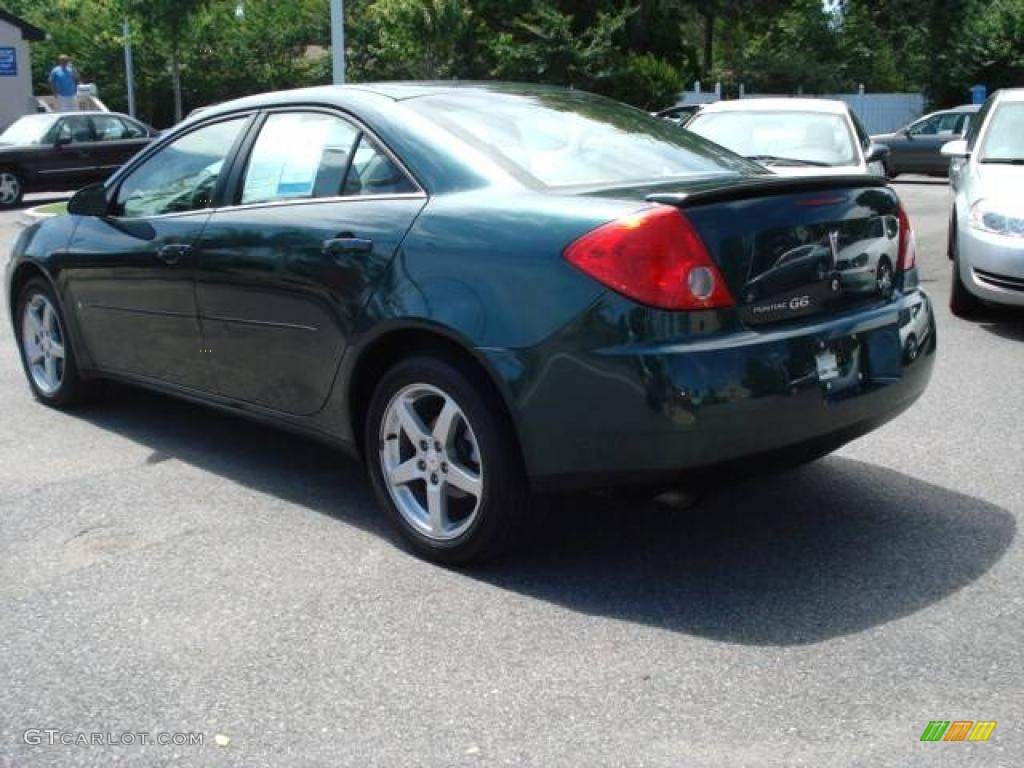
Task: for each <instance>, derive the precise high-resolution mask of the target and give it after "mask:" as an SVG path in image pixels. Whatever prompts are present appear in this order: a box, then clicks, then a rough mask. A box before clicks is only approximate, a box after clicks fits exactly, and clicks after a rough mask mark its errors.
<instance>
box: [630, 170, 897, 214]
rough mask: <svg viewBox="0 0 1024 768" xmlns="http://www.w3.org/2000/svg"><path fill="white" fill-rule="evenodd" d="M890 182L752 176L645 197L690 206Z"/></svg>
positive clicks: (865, 178)
mask: <svg viewBox="0 0 1024 768" xmlns="http://www.w3.org/2000/svg"><path fill="white" fill-rule="evenodd" d="M887 186H889V182H888V180H887V179H885V178H883V177H881V176H855V175H852V174H848V175H843V176H839V175H837V176H788V177H787V176H768V175H765V176H749V177H746V178H744V179H742V180H739V181H732V182H729V183H728V184H723V185H721V186H713V187H705V188H703V189H698V190H694V191H692V192H655V193H654V194H651V195H647V196H646V197H645V198H644V199H645V200H646V201H647V202H649V203H662V204H664V205H674V206H676V207H677V208H690V207H692V206H695V205H705V204H707V203H722V202H728V201H731V200H744V199H746V198H750V197H766V196H769V195H786V194H793V193H799V192H823V191H827V190H830V189H854V188H856V189H864V188H865V187H887Z"/></svg>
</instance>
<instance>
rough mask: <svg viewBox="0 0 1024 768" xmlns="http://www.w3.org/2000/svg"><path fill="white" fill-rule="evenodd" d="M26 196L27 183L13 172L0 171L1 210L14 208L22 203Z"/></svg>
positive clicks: (3, 169) (8, 170)
mask: <svg viewBox="0 0 1024 768" xmlns="http://www.w3.org/2000/svg"><path fill="white" fill-rule="evenodd" d="M24 195H25V182H24V181H22V179H21V176H19V175H18V174H17V173H15V172H14V171H13V170H10V169H7V168H2V169H0V208H12V207H14V206H15V205H18V204H20V203H21V199H22V197H24Z"/></svg>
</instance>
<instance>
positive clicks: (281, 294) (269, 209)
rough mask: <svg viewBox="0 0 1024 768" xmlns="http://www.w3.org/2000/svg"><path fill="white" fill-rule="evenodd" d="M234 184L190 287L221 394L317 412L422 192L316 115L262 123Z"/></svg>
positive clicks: (391, 163)
mask: <svg viewBox="0 0 1024 768" xmlns="http://www.w3.org/2000/svg"><path fill="white" fill-rule="evenodd" d="M232 176H233V178H234V179H235V182H234V197H233V202H234V203H236V204H235V205H233V206H227V207H224V208H221V209H219V210H217V211H216V212H215V213H214V214H213V216H212V217H211V219H210V222H209V224H208V225H207V227H206V229H205V230H204V231H203V236H202V240H201V243H200V255H199V272H198V274H197V280H196V295H197V302H198V306H199V313H200V317H201V319H202V323H203V328H204V332H205V338H206V344H207V347H208V348H209V350H210V352H209V359H210V361H211V363H212V365H213V370H214V374H215V377H216V381H217V386H218V390H219V392H220V394H222V395H224V396H226V397H230V398H233V399H235V400H239V401H244V402H247V403H252V404H255V405H258V406H262V407H264V408H269V409H273V410H276V411H280V412H285V413H289V414H297V415H306V414H312V413H315V412H316V411H318V410H319V409H320V408H321V407H322V406H323V404H324V402H325V401H326V399H327V396H328V394H329V392H330V389H331V385H332V383H333V381H334V377H335V374H336V372H337V369H338V364H339V362H340V360H341V356H342V354H343V352H344V350H345V347H346V345H347V343H348V339H349V336H350V334H351V331H352V327H353V324H354V322H355V320H356V317H357V316H358V313H359V311H360V310H361V308H362V307H363V305H364V304H365V302H366V301H367V300H368V298H369V296H370V293H371V291H372V289H373V286H374V285H375V283H376V282H377V281H378V280H379V279H380V278H381V276H382V275H383V274H384V273H385V270H386V267H387V265H388V263H389V262H390V260H391V258H392V256H393V255H394V253H395V251H396V249H397V248H398V245H399V243H400V242H401V240H402V238H403V237H404V236H405V233H406V232H407V231H408V229H409V227H410V226H411V225H412V222H413V221H414V219H415V218H416V216H417V214H418V213H419V211H420V210H421V209H422V207H423V205H424V203H425V201H426V196H425V195H424V193H423V192H422V191H421V190H420V188H419V187H418V186H417V185H416V184H415V182H413V180H412V179H411V177H410V176H409V175H408V174H407V173H406V172H405V171H404V170H403V169H402V168H401V166H400V164H399V163H398V162H397V161H396V160H395V159H394V158H393V157H392V156H391V155H390V154H389V153H388V152H387V151H386V150H385V149H384V148H383V147H382V146H381V145H380V144H379V143H377V142H376V141H375V140H374V139H372V138H371V137H370V136H369V135H368V134H366V133H364V132H363V130H362V129H361V128H360V127H358V126H357V125H356V124H354V123H353V122H351V121H349V120H348V119H346V118H344V117H342V116H341V115H338V114H335V113H333V112H322V111H315V110H296V111H292V110H285V111H275V112H271V113H268V114H267V115H265V117H264V118H263V122H262V125H261V126H260V127H259V132H258V134H256V135H254V138H253V139H251V148H250V149H249V150H248V152H247V158H246V161H245V163H244V164H242V163H237V164H236V169H235V170H234V171H233V172H232Z"/></svg>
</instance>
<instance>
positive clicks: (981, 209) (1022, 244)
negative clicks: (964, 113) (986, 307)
mask: <svg viewBox="0 0 1024 768" xmlns="http://www.w3.org/2000/svg"><path fill="white" fill-rule="evenodd" d="M942 154H944V155H946V156H947V157H950V158H952V162H951V165H950V171H949V180H950V185H951V186H952V189H953V211H952V214H951V215H950V219H949V258H950V259H952V261H953V285H952V293H951V296H950V309H952V311H953V314H955V315H959V316H961V317H966V316H969V315H971V314H972V312H974V311H976V310H977V309H978V308H979V307H980V306H981V304H982V303H983V302H989V303H992V304H1009V305H1013V306H1018V307H1020V306H1024V88H1017V89H1013V90H1004V91H998V92H996V93H994V94H992V96H991V97H989V100H988V101H987V102H985V106H983V107H982V108H981V111H980V112H979V113H978V116H977V117H976V118H975V119H974V121H973V122H972V123H971V127H970V129H969V130H968V132H967V137H966V138H965V139H961V140H958V141H951V142H949V143H947V144H945V145H944V146H943V147H942Z"/></svg>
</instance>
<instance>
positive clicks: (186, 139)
mask: <svg viewBox="0 0 1024 768" xmlns="http://www.w3.org/2000/svg"><path fill="white" fill-rule="evenodd" d="M247 120H248V118H245V117H239V118H235V119H233V120H226V121H224V122H220V123H213V124H212V125H206V126H203V127H202V128H199V129H197V130H194V131H191V132H189V133H187V134H185V135H184V136H181V137H179V138H177V139H175V140H174V141H172V142H171V143H170V144H168V145H166V146H164V147H162V148H161V149H160V150H159V151H158V152H157V153H156V154H154V155H152V156H151V157H149V158H148V159H147V160H146V162H145V163H143V164H142V165H141V166H140V167H139V168H137V169H135V170H134V171H133V172H132V173H131V174H130V175H129V176H128V177H127V178H126V179H125V180H124V182H123V183H122V184H121V188H120V190H119V191H118V194H117V211H118V212H119V214H120V215H122V216H126V217H129V218H137V217H142V216H159V215H162V214H166V213H179V212H182V211H193V210H199V209H202V208H209V207H210V206H211V205H212V204H213V195H214V192H215V190H216V186H217V180H218V178H219V177H220V172H221V169H222V167H223V165H224V161H225V159H226V158H227V156H228V154H229V153H230V152H231V148H232V147H233V146H234V144H235V141H236V140H237V139H238V136H239V134H240V133H241V131H242V128H243V127H244V126H245V124H246V121H247Z"/></svg>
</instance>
